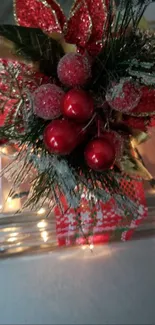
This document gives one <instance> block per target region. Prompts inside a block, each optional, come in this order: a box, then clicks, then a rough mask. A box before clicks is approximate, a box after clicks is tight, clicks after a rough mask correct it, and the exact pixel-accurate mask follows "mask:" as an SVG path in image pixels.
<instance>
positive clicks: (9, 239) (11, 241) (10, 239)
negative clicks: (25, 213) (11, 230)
mask: <svg viewBox="0 0 155 325" xmlns="http://www.w3.org/2000/svg"><path fill="white" fill-rule="evenodd" d="M16 240H17V237H10V238H8V242H9V243H13V242H15V241H16Z"/></svg>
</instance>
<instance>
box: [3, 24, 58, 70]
mask: <svg viewBox="0 0 155 325" xmlns="http://www.w3.org/2000/svg"><path fill="white" fill-rule="evenodd" d="M0 35H1V36H3V37H5V38H6V39H8V40H10V41H12V42H13V44H14V47H15V53H14V54H16V55H17V56H19V57H22V58H24V59H25V60H30V61H35V62H39V63H40V70H41V72H44V73H45V74H46V75H50V76H51V75H52V76H55V74H56V69H57V64H58V61H59V60H60V58H61V57H62V56H63V54H64V52H63V49H62V47H61V45H60V44H59V43H58V42H57V41H55V40H53V39H52V38H50V37H48V35H46V34H44V33H43V32H42V31H41V30H40V29H37V28H27V27H21V26H12V25H1V26H0Z"/></svg>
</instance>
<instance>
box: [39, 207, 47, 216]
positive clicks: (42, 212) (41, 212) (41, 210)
mask: <svg viewBox="0 0 155 325" xmlns="http://www.w3.org/2000/svg"><path fill="white" fill-rule="evenodd" d="M45 212H46V210H45V209H44V208H41V209H40V210H38V212H37V214H39V215H40V214H44V213H45Z"/></svg>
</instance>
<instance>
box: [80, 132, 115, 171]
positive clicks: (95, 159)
mask: <svg viewBox="0 0 155 325" xmlns="http://www.w3.org/2000/svg"><path fill="white" fill-rule="evenodd" d="M85 160H86V162H87V165H88V166H89V167H90V168H92V169H94V170H96V171H104V170H106V169H109V168H110V167H112V165H113V164H114V161H115V147H114V144H113V143H112V142H110V141H109V140H107V139H105V138H102V137H100V138H97V139H94V140H92V141H91V142H90V143H88V145H87V147H86V149H85Z"/></svg>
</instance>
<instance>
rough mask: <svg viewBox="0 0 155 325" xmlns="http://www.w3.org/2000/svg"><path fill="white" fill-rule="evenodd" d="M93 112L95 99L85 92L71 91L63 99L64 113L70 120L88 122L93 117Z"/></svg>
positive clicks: (79, 90)
mask: <svg viewBox="0 0 155 325" xmlns="http://www.w3.org/2000/svg"><path fill="white" fill-rule="evenodd" d="M93 111H94V101H93V98H92V97H91V95H90V94H89V93H88V92H86V91H84V90H81V89H71V90H70V91H68V92H67V93H66V94H65V96H64V97H63V101H62V113H63V115H64V116H66V117H68V118H70V119H73V120H76V121H79V122H87V121H88V120H89V119H90V118H91V117H92V114H93Z"/></svg>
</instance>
